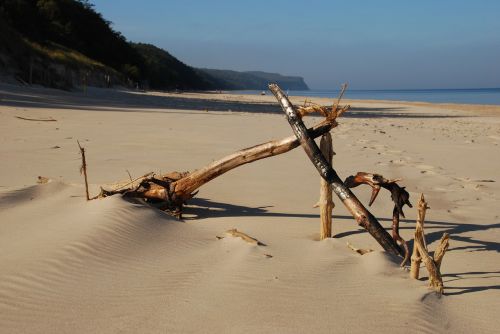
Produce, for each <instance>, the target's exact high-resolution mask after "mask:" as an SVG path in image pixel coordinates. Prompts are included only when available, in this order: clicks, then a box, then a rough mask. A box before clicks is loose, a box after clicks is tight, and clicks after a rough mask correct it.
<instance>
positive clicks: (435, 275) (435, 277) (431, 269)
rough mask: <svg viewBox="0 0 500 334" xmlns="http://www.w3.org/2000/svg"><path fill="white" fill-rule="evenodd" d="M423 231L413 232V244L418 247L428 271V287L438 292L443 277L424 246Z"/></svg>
mask: <svg viewBox="0 0 500 334" xmlns="http://www.w3.org/2000/svg"><path fill="white" fill-rule="evenodd" d="M424 238H425V236H424V233H423V231H422V230H419V233H415V240H414V242H415V245H416V246H417V248H418V252H419V254H420V256H421V257H422V262H423V263H424V265H425V267H426V268H427V272H428V273H429V287H431V288H432V289H434V290H436V292H438V293H439V294H442V293H443V289H444V288H443V279H442V278H441V273H440V272H439V270H438V269H437V266H436V263H435V262H434V260H433V259H432V257H431V256H430V255H429V252H428V251H427V249H426V248H425V246H424Z"/></svg>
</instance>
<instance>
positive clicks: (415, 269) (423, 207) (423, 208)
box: [410, 194, 429, 279]
mask: <svg viewBox="0 0 500 334" xmlns="http://www.w3.org/2000/svg"><path fill="white" fill-rule="evenodd" d="M427 209H429V206H428V205H427V202H426V201H425V197H424V194H421V195H420V200H419V201H418V207H417V222H416V225H415V235H414V239H413V240H414V242H413V252H412V255H411V266H410V277H411V278H414V279H418V278H419V276H420V264H421V263H422V256H421V255H420V252H419V249H418V247H417V244H416V242H415V240H417V239H419V235H420V234H422V235H423V234H424V221H425V213H426V212H427ZM422 239H423V240H422V241H423V245H424V248H426V249H427V245H426V242H425V238H422Z"/></svg>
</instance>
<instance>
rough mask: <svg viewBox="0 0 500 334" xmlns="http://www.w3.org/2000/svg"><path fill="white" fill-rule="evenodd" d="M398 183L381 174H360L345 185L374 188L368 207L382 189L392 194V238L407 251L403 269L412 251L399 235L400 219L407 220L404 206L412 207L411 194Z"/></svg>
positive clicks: (348, 179) (402, 263) (350, 177)
mask: <svg viewBox="0 0 500 334" xmlns="http://www.w3.org/2000/svg"><path fill="white" fill-rule="evenodd" d="M398 181H401V179H393V180H389V179H386V178H384V177H383V176H382V175H380V174H372V173H365V172H358V173H357V174H356V175H351V176H349V177H347V178H346V180H345V181H344V183H345V185H346V186H347V187H349V188H354V187H357V186H359V185H360V184H367V185H369V186H370V187H371V188H372V195H371V197H370V202H369V203H368V206H371V205H372V204H373V202H374V201H375V199H376V198H377V196H378V193H379V192H380V189H381V188H385V189H387V190H389V191H390V192H391V199H392V201H393V202H394V209H393V211H392V238H393V239H394V241H396V242H397V243H398V244H399V245H401V246H402V247H403V249H404V251H405V256H404V259H403V261H402V262H401V266H402V267H403V266H404V265H406V263H407V262H408V260H409V258H410V251H409V248H408V243H407V242H406V241H405V240H404V239H403V238H402V237H401V235H400V234H399V217H400V216H401V217H403V218H405V215H404V212H403V206H404V205H408V206H409V207H410V208H411V207H412V205H411V203H410V194H409V193H408V192H407V191H406V190H405V187H400V186H399V185H398V184H397V182H398Z"/></svg>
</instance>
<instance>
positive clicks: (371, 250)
mask: <svg viewBox="0 0 500 334" xmlns="http://www.w3.org/2000/svg"><path fill="white" fill-rule="evenodd" d="M347 247H349V249H351V250H353V251H354V252H356V253H358V254H360V255H365V254H366V253H371V252H373V249H364V248H356V247H354V246H353V245H351V243H350V242H349V241H348V242H347Z"/></svg>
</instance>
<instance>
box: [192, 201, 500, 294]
mask: <svg viewBox="0 0 500 334" xmlns="http://www.w3.org/2000/svg"><path fill="white" fill-rule="evenodd" d="M271 207H272V206H259V207H248V206H242V205H234V204H228V203H219V202H214V201H211V200H209V199H205V198H194V199H192V200H191V201H190V203H189V206H187V207H186V208H185V214H186V215H188V216H191V217H190V218H185V219H186V220H192V219H199V218H216V217H291V218H313V219H319V215H318V214H301V213H282V212H271V211H269V210H268V209H269V208H271ZM333 217H334V219H346V220H352V219H353V218H352V217H351V216H344V215H334V216H333ZM378 220H379V221H380V222H388V223H390V224H391V223H392V218H379V219H378ZM390 224H389V225H390ZM405 224H409V225H410V224H411V226H404V225H405ZM414 228H415V220H410V219H403V220H401V226H400V229H402V230H412V231H413V230H414ZM425 228H426V231H427V233H426V239H427V242H428V243H429V244H430V243H432V242H434V241H437V240H439V239H440V238H441V236H442V235H443V233H444V232H447V233H449V234H450V236H451V238H452V240H457V241H462V242H464V243H466V245H464V246H459V247H450V249H449V250H448V251H449V252H453V251H458V250H462V251H463V250H465V251H470V252H477V251H494V252H497V253H500V243H499V242H494V241H486V240H480V239H474V238H472V237H469V236H462V234H464V233H467V232H476V231H488V230H495V229H500V223H496V224H489V225H478V224H467V223H454V222H445V221H431V220H429V221H426V222H425ZM386 229H387V230H390V227H387V228H386ZM359 233H366V231H365V230H364V229H362V228H358V229H356V230H354V231H348V232H342V233H338V234H336V235H335V238H344V237H347V236H350V235H354V234H359ZM452 245H453V243H452ZM409 246H410V249H413V241H412V240H411V241H409ZM481 275H482V276H481ZM492 277H500V271H493V272H463V273H447V274H444V275H443V278H444V280H445V283H446V282H452V281H456V280H463V279H478V278H492ZM447 278H451V279H447ZM498 289H500V285H486V286H470V287H467V286H460V287H457V286H453V287H446V295H449V296H450V295H462V294H466V293H471V292H479V291H485V290H498ZM450 290H452V291H450Z"/></svg>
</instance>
